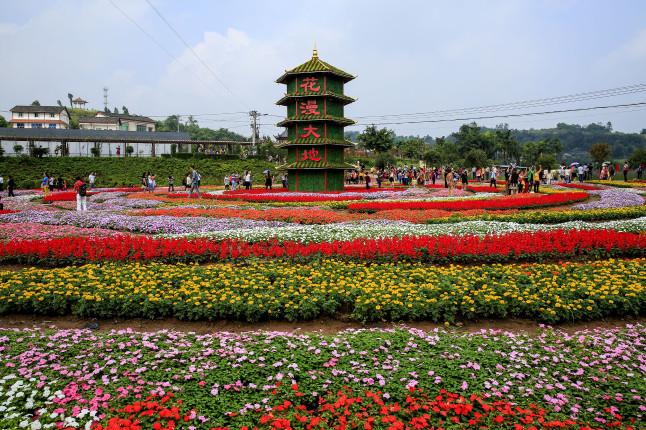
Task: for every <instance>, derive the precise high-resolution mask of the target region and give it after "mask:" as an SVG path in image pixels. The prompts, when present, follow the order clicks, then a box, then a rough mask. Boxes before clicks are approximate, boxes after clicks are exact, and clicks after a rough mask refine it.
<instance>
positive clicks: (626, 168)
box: [624, 161, 630, 182]
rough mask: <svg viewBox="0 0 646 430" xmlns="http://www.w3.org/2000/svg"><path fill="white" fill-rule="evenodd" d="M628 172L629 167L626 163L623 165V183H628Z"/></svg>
mask: <svg viewBox="0 0 646 430" xmlns="http://www.w3.org/2000/svg"><path fill="white" fill-rule="evenodd" d="M629 171H630V165H629V164H628V162H627V161H626V162H625V163H624V182H628V172H629Z"/></svg>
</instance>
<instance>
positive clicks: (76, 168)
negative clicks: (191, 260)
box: [0, 157, 276, 188]
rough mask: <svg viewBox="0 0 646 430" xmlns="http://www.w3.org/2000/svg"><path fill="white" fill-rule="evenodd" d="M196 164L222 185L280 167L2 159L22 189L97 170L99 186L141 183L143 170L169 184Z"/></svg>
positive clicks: (205, 178) (209, 180)
mask: <svg viewBox="0 0 646 430" xmlns="http://www.w3.org/2000/svg"><path fill="white" fill-rule="evenodd" d="M192 165H194V166H195V167H196V168H197V170H198V171H199V172H200V173H201V175H202V184H205V185H214V184H215V185H221V184H222V183H223V178H224V176H225V175H226V174H230V173H233V172H237V173H240V174H242V173H244V171H245V170H251V171H252V174H253V175H254V177H255V181H254V182H256V183H260V182H262V172H263V170H266V169H271V170H272V171H275V170H276V166H275V165H274V164H273V163H269V162H267V161H263V160H240V159H235V160H224V159H211V158H193V157H191V158H189V159H179V158H166V157H164V158H161V157H160V158H95V157H92V158H90V157H46V158H40V159H36V158H31V157H6V158H1V159H0V174H2V175H3V176H4V177H5V183H6V181H7V178H8V177H9V175H12V176H13V177H14V179H15V180H16V183H17V185H18V188H37V187H38V186H39V185H40V180H41V178H42V177H43V173H44V172H48V173H50V174H52V175H54V176H55V177H58V176H62V177H63V178H65V179H66V180H67V181H68V183H69V182H70V180H72V179H73V178H75V177H76V176H84V177H86V178H87V176H88V175H89V174H90V172H96V173H97V180H96V184H97V186H99V187H111V186H123V185H129V184H134V185H137V184H139V180H140V178H141V175H142V173H144V172H152V173H154V174H155V175H157V178H158V179H157V182H158V184H159V185H160V186H164V185H166V178H167V177H168V175H169V174H172V175H173V176H174V177H175V184H176V185H178V184H181V182H182V178H185V177H186V174H187V173H188V172H189V170H190V168H191V166H192Z"/></svg>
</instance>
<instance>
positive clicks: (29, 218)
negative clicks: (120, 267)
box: [0, 210, 287, 234]
mask: <svg viewBox="0 0 646 430" xmlns="http://www.w3.org/2000/svg"><path fill="white" fill-rule="evenodd" d="M2 222H4V223H23V222H35V223H40V224H53V225H72V226H76V227H86V228H107V229H110V230H120V231H128V232H136V233H148V234H157V233H166V234H169V233H175V234H177V233H206V232H210V231H227V230H232V229H253V228H257V227H280V226H283V225H286V224H287V223H284V222H280V221H255V220H246V219H238V218H207V217H181V218H180V217H170V216H137V217H134V216H127V215H120V214H114V213H111V212H104V211H100V212H98V211H97V212H90V211H88V212H76V211H72V212H70V211H57V212H54V211H33V210H28V211H24V212H19V213H14V214H5V215H0V223H2Z"/></svg>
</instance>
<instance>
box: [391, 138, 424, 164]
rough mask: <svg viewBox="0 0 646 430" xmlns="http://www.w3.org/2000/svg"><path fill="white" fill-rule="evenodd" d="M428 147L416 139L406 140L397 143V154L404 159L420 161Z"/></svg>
mask: <svg viewBox="0 0 646 430" xmlns="http://www.w3.org/2000/svg"><path fill="white" fill-rule="evenodd" d="M428 148H429V145H428V144H427V143H426V142H425V141H424V140H423V139H420V138H418V137H416V138H413V139H406V140H403V141H401V142H400V143H399V148H398V149H399V152H400V153H401V154H402V155H403V156H404V157H406V158H412V159H415V160H421V159H422V158H423V157H424V153H426V151H427V150H428Z"/></svg>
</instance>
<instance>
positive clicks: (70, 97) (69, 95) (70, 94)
mask: <svg viewBox="0 0 646 430" xmlns="http://www.w3.org/2000/svg"><path fill="white" fill-rule="evenodd" d="M67 98H68V99H70V107H72V99H73V98H74V96H73V95H72V93H67Z"/></svg>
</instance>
